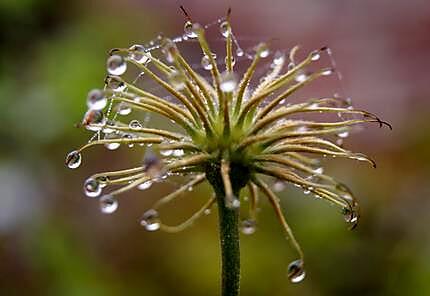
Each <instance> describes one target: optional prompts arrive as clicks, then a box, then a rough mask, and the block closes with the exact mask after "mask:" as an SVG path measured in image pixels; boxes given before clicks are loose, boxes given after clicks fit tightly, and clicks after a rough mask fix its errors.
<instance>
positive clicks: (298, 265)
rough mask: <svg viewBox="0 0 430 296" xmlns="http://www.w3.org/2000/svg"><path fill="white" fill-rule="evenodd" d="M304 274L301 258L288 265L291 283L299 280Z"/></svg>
mask: <svg viewBox="0 0 430 296" xmlns="http://www.w3.org/2000/svg"><path fill="white" fill-rule="evenodd" d="M305 276H306V272H305V270H304V268H303V261H302V260H301V259H299V260H295V261H293V262H291V263H290V265H288V278H289V279H290V281H291V282H292V283H299V282H301V281H302V280H303V279H304V278H305Z"/></svg>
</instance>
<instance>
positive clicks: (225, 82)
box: [220, 72, 237, 93]
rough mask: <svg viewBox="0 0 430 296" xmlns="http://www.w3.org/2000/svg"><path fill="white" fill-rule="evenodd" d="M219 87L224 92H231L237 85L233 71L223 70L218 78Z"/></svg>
mask: <svg viewBox="0 0 430 296" xmlns="http://www.w3.org/2000/svg"><path fill="white" fill-rule="evenodd" d="M220 80H221V81H220V88H221V90H222V91H223V92H225V93H230V92H233V91H234V90H235V89H236V86H237V79H236V76H235V75H234V73H233V72H224V73H222V74H221V78H220Z"/></svg>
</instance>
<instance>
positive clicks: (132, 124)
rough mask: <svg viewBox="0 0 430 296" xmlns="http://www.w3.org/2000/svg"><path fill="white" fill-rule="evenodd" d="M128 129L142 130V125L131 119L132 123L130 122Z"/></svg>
mask: <svg viewBox="0 0 430 296" xmlns="http://www.w3.org/2000/svg"><path fill="white" fill-rule="evenodd" d="M128 127H129V128H130V129H132V130H139V129H141V128H142V124H140V122H139V120H136V119H133V120H132V121H130V123H129V124H128Z"/></svg>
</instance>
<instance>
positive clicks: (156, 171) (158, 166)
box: [143, 149, 164, 179]
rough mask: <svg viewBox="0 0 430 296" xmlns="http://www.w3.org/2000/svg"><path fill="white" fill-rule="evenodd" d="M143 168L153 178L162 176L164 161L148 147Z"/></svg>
mask: <svg viewBox="0 0 430 296" xmlns="http://www.w3.org/2000/svg"><path fill="white" fill-rule="evenodd" d="M143 170H144V171H145V173H147V174H148V175H149V176H150V177H151V178H153V179H156V178H159V177H161V176H162V175H163V173H164V169H163V163H162V162H161V161H160V158H159V157H158V156H157V155H156V154H154V153H153V152H152V150H151V149H147V150H146V152H145V155H144V157H143Z"/></svg>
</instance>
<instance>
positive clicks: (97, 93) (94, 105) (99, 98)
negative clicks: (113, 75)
mask: <svg viewBox="0 0 430 296" xmlns="http://www.w3.org/2000/svg"><path fill="white" fill-rule="evenodd" d="M106 104H107V99H106V97H105V95H104V93H103V91H101V90H99V89H93V90H91V91H90V92H89V93H88V96H87V106H88V108H89V109H92V110H102V109H103V108H104V107H106Z"/></svg>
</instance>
